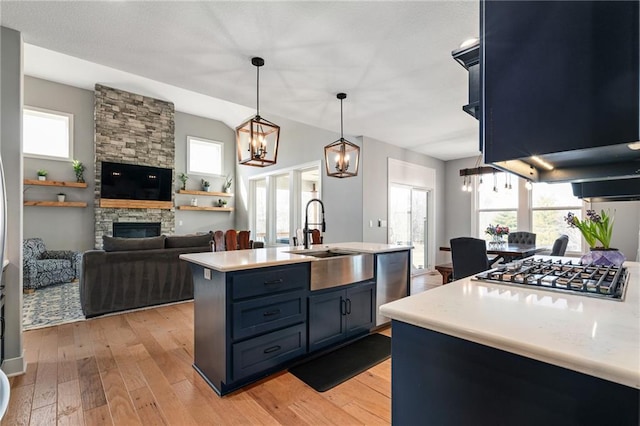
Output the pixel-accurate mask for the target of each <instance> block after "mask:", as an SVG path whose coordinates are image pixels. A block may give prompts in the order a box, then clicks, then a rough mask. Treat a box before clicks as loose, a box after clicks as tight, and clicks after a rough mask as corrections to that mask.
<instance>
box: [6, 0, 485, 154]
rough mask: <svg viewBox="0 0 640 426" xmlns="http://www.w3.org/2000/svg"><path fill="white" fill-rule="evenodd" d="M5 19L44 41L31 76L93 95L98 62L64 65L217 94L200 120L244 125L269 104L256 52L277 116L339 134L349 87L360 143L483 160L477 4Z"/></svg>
mask: <svg viewBox="0 0 640 426" xmlns="http://www.w3.org/2000/svg"><path fill="white" fill-rule="evenodd" d="M0 12H1V14H0V19H1V23H2V25H3V26H5V27H9V28H13V29H16V30H19V31H21V32H22V35H23V39H24V41H25V43H27V44H28V45H30V47H31V46H32V47H33V49H32V50H29V49H27V50H26V53H25V72H26V73H27V74H32V75H35V76H38V77H41V78H48V79H51V80H54V81H61V82H63V83H67V84H75V85H79V86H83V85H88V86H89V87H87V88H89V89H92V88H93V86H92V85H91V83H89V82H103V83H105V81H102V80H100V79H102V78H104V77H101V76H100V75H98V74H96V75H95V76H93V75H92V72H93V71H91V69H92V68H91V67H83V68H82V70H78V68H80V67H78V66H67V67H66V69H65V71H64V72H59V69H58V68H59V64H56V63H55V62H56V61H62V60H63V59H64V58H67V59H68V57H67V56H65V55H69V56H70V57H74V58H79V59H82V60H85V61H89V62H90V63H94V64H99V65H101V66H103V67H102V68H103V69H104V68H106V67H108V68H110V69H115V70H121V71H126V72H128V73H131V74H135V75H138V76H141V77H146V78H147V79H151V80H155V81H157V82H161V83H165V87H168V86H175V87H177V88H180V89H186V90H184V91H183V93H187V94H189V93H192V94H194V95H198V96H199V97H200V100H202V95H204V96H205V97H207V98H209V99H210V100H213V101H214V102H211V103H210V104H209V105H210V106H209V107H206V108H202V107H199V108H197V109H196V111H189V110H188V109H189V108H184V109H187V111H186V112H197V113H198V114H199V115H203V116H207V117H212V118H216V119H220V120H222V121H225V122H226V123H227V124H229V125H230V126H232V127H235V126H236V125H237V124H239V123H240V122H241V121H242V120H243V119H245V118H246V117H247V114H250V113H251V111H254V110H255V104H256V71H255V68H254V67H253V66H252V65H251V63H250V58H251V57H253V56H261V57H263V58H264V59H265V62H266V64H265V66H264V67H263V68H262V69H261V71H260V110H261V113H262V115H263V116H265V117H266V118H269V116H270V115H277V116H282V117H287V118H290V119H292V120H296V121H299V122H302V123H306V124H309V125H313V126H316V127H320V128H324V129H328V130H335V131H336V134H338V133H339V130H340V129H339V124H340V106H339V101H338V100H337V99H336V97H335V96H336V93H338V92H346V93H347V94H348V97H347V99H346V100H345V101H344V126H345V134H347V135H353V136H359V135H364V136H367V137H371V138H374V139H377V140H380V141H384V142H387V143H390V144H393V145H398V146H401V147H404V148H407V149H410V150H413V151H416V152H420V153H423V154H427V155H430V156H433V157H435V158H439V159H442V160H449V159H455V158H463V157H469V156H473V155H476V154H477V153H478V149H477V146H478V122H477V121H476V120H474V119H473V118H471V117H470V116H468V115H467V114H465V113H464V112H463V111H462V109H461V106H462V105H463V104H465V103H466V102H467V73H466V71H465V70H464V68H462V67H461V66H460V65H458V64H457V63H456V62H455V61H454V60H453V59H452V58H451V51H452V50H454V49H456V48H457V47H458V46H459V44H460V43H461V42H462V41H464V40H466V39H468V38H470V37H474V36H477V35H478V32H479V28H478V24H479V18H478V12H479V6H478V2H476V1H442V2H437V1H413V2H410V1H374V2H364V1H336V2H325V1H281V2H271V1H259V2H258V1H226V2H221V1H205V2H182V1H173V2H150V1H143V2H129V1H109V2H102V1H98V2H93V1H91V2H66V1H65V2H57V1H44V2H38V1H20V2H6V1H4V2H1V3H0ZM39 48H43V49H47V50H48V51H53V52H48V53H49V54H41V55H36V54H33V55H30V53H29V52H47V51H46V50H43V49H39ZM54 52H57V53H54ZM59 53H61V54H64V55H58V54H59ZM57 67H58V68H57ZM56 69H58V72H57V73H56V72H55V70H56ZM124 89H127V88H126V87H124ZM159 90H160V89H159ZM158 96H159V97H162V94H158ZM165 96H166V97H168V98H170V97H171V96H172V95H170V94H166V95H165ZM187 98H188V96H187ZM181 102H182V101H181ZM184 102H186V103H188V102H189V101H188V100H185V101H184ZM192 104H193V105H196V102H195V101H194V102H193V103H192ZM198 105H200V104H198ZM176 108H178V109H181V108H180V105H179V104H178V103H176ZM192 109H193V108H192Z"/></svg>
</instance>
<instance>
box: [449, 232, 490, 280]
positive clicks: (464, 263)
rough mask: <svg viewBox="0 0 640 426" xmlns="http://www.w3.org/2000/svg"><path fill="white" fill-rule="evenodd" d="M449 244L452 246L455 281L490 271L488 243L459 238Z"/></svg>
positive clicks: (476, 239)
mask: <svg viewBox="0 0 640 426" xmlns="http://www.w3.org/2000/svg"><path fill="white" fill-rule="evenodd" d="M449 243H450V244H451V260H452V263H453V279H454V280H459V279H461V278H464V277H468V276H470V275H473V274H476V273H478V272H482V271H486V270H487V269H489V260H488V259H487V243H486V241H485V240H481V239H478V238H471V237H459V238H452V239H451V240H450V241H449Z"/></svg>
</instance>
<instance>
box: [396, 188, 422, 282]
mask: <svg viewBox="0 0 640 426" xmlns="http://www.w3.org/2000/svg"><path fill="white" fill-rule="evenodd" d="M429 195H430V192H429V190H427V189H425V188H416V187H412V186H407V185H400V184H391V185H390V190H389V228H388V229H389V237H388V238H389V240H388V241H389V243H390V244H406V245H411V246H413V250H412V255H411V275H418V274H422V273H425V272H427V270H428V269H429V268H428V265H429V261H428V259H429V249H428V244H427V241H429V238H428V230H429V226H428V219H429V218H428V211H429V209H428V204H429Z"/></svg>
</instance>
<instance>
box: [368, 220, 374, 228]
mask: <svg viewBox="0 0 640 426" xmlns="http://www.w3.org/2000/svg"><path fill="white" fill-rule="evenodd" d="M369 228H373V221H372V220H370V221H369Z"/></svg>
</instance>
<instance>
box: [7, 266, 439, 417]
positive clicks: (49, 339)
mask: <svg viewBox="0 0 640 426" xmlns="http://www.w3.org/2000/svg"><path fill="white" fill-rule="evenodd" d="M440 280H441V278H440V275H439V274H436V275H423V276H420V277H416V278H415V279H413V280H412V290H411V293H412V294H414V293H416V292H419V291H424V290H426V289H429V288H433V287H436V286H438V284H439V282H440ZM382 333H383V334H387V335H390V330H389V329H385V330H383V331H382ZM23 336H24V348H25V358H26V362H27V372H26V374H23V375H21V376H16V377H12V378H11V379H10V383H11V400H10V403H9V408H8V411H7V413H6V414H5V417H4V419H3V420H2V422H1V424H2V425H11V426H13V425H56V424H58V425H110V424H113V425H226V424H229V425H236V424H238V425H242V424H244V425H262V424H271V425H277V424H281V425H305V424H308V425H316V424H339V425H360V424H367V425H370V424H371V425H388V424H390V423H391V360H387V361H385V362H383V363H380V364H378V365H377V366H375V367H373V368H371V369H369V370H367V371H366V372H364V373H362V374H360V375H358V376H356V377H354V378H353V379H351V380H348V381H347V382H345V383H343V384H341V385H339V386H336V387H335V388H333V389H331V390H329V391H327V392H323V393H318V392H316V391H314V390H313V389H312V388H310V387H309V386H307V385H306V384H304V383H303V382H302V381H300V380H298V379H297V378H296V377H295V376H293V375H292V374H289V373H288V372H286V371H283V372H280V373H277V374H274V375H271V376H269V377H268V378H266V379H264V380H262V381H260V382H257V383H255V384H253V385H250V386H247V387H245V388H243V389H241V390H239V391H237V392H235V393H232V394H230V395H227V396H225V397H222V398H221V397H219V396H218V395H217V394H216V393H215V392H214V391H213V390H212V389H211V388H210V387H209V385H207V384H206V383H205V381H204V380H203V379H202V378H201V377H200V376H199V375H198V374H197V373H196V372H195V370H194V369H193V368H192V362H193V303H192V302H187V303H181V304H175V305H169V306H162V307H158V308H154V309H148V310H141V311H136V312H129V313H124V314H120V315H113V316H107V317H101V318H95V319H90V320H87V321H82V322H76V323H71V324H64V325H60V326H54V327H48V328H43V329H39V330H32V331H27V332H25V333H24V335H23Z"/></svg>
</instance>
